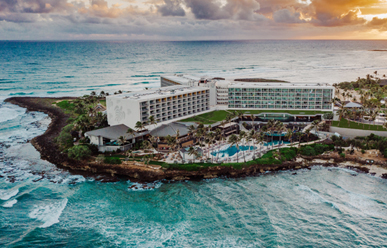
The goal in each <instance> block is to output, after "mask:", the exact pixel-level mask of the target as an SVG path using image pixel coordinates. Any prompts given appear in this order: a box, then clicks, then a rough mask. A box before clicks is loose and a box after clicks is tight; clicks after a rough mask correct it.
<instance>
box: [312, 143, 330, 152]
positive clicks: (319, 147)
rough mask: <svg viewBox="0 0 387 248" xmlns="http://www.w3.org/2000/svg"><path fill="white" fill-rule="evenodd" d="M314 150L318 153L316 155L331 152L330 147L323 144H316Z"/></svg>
mask: <svg viewBox="0 0 387 248" xmlns="http://www.w3.org/2000/svg"><path fill="white" fill-rule="evenodd" d="M313 149H314V151H315V152H316V154H323V153H324V152H325V151H328V150H329V146H328V145H323V144H316V145H315V146H314V147H313Z"/></svg>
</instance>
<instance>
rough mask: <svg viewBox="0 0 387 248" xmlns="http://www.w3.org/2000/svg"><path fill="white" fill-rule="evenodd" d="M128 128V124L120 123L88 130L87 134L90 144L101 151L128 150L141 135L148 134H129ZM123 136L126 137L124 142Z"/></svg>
mask: <svg viewBox="0 0 387 248" xmlns="http://www.w3.org/2000/svg"><path fill="white" fill-rule="evenodd" d="M128 129H129V127H128V126H126V125H124V124H120V125H115V126H110V127H105V128H101V129H97V130H93V131H89V132H86V133H85V136H86V137H88V138H89V139H90V144H93V145H96V146H98V151H99V152H114V151H117V150H119V151H126V150H129V149H131V148H132V146H133V144H134V143H136V141H137V140H138V139H139V138H140V137H142V136H144V135H146V134H147V132H144V133H135V134H134V135H129V134H128V133H127V131H128ZM121 137H124V143H122V141H121V140H120V138H121Z"/></svg>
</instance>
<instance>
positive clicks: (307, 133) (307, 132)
mask: <svg viewBox="0 0 387 248" xmlns="http://www.w3.org/2000/svg"><path fill="white" fill-rule="evenodd" d="M310 130H312V129H311V128H308V129H306V130H305V134H306V135H307V137H308V138H307V142H309V136H310Z"/></svg>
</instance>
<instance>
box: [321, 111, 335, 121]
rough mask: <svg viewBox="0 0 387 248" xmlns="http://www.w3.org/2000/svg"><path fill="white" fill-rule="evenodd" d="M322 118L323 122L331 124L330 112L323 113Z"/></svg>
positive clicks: (331, 116)
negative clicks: (326, 121)
mask: <svg viewBox="0 0 387 248" xmlns="http://www.w3.org/2000/svg"><path fill="white" fill-rule="evenodd" d="M323 118H324V120H328V121H329V122H331V121H332V120H333V113H332V112H328V113H325V114H324V115H323Z"/></svg>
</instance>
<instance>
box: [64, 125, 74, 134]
mask: <svg viewBox="0 0 387 248" xmlns="http://www.w3.org/2000/svg"><path fill="white" fill-rule="evenodd" d="M73 129H74V125H73V124H68V125H66V126H65V127H64V128H62V132H66V133H70V132H71V131H72V130H73Z"/></svg>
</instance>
